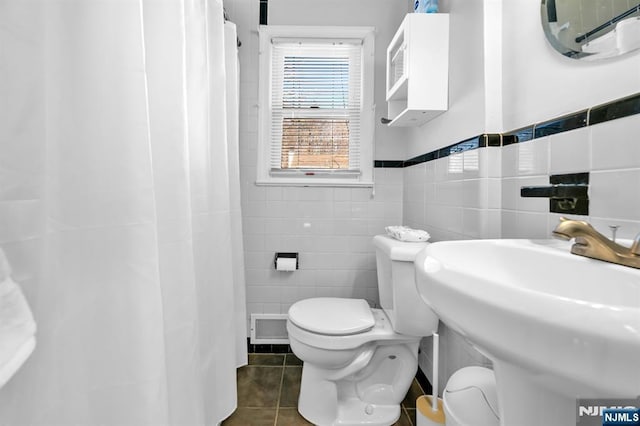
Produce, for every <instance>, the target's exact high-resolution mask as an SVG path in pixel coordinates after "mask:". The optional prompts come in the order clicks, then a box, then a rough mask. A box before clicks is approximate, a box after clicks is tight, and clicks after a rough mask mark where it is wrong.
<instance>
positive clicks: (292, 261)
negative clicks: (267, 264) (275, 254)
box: [276, 257, 297, 271]
mask: <svg viewBox="0 0 640 426" xmlns="http://www.w3.org/2000/svg"><path fill="white" fill-rule="evenodd" d="M296 261H297V260H296V258H294V257H279V258H277V259H276V270H278V271H295V270H296Z"/></svg>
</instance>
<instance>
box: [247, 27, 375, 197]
mask: <svg viewBox="0 0 640 426" xmlns="http://www.w3.org/2000/svg"><path fill="white" fill-rule="evenodd" d="M259 117H260V118H259V119H260V135H259V143H260V145H259V149H258V180H257V183H258V184H266V185H281V184H286V185H323V186H328V185H330V186H333V185H336V186H338V185H350V186H358V185H371V183H372V181H373V178H372V174H373V155H372V146H373V120H374V111H373V29H372V28H361V27H358V28H354V27H288V26H287V27H284V26H263V27H261V28H260V116H259Z"/></svg>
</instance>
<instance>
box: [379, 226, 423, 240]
mask: <svg viewBox="0 0 640 426" xmlns="http://www.w3.org/2000/svg"><path fill="white" fill-rule="evenodd" d="M384 229H385V231H387V235H389V236H390V237H392V238H395V239H396V240H398V241H406V242H425V241H428V240H429V238H431V235H429V233H428V232H427V231H424V230H422V229H412V228H409V227H408V226H387V227H386V228H384Z"/></svg>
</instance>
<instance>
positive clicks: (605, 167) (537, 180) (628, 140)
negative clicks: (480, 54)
mask: <svg viewBox="0 0 640 426" xmlns="http://www.w3.org/2000/svg"><path fill="white" fill-rule="evenodd" d="M638 134H640V115H635V116H632V117H626V118H623V119H619V120H613V121H610V122H606V123H603V124H599V125H596V126H589V127H586V128H582V129H577V130H573V131H570V132H564V133H559V134H556V135H552V136H549V137H544V138H539V139H534V140H532V141H529V142H524V143H519V144H513V145H508V146H505V147H503V148H481V149H479V150H474V151H467V152H465V153H463V154H458V155H455V156H450V157H446V158H444V159H440V160H435V161H430V162H427V163H423V164H419V165H416V166H412V167H409V168H406V169H405V171H404V215H403V220H404V222H405V224H408V225H409V226H413V227H417V228H423V229H426V230H428V231H429V232H430V233H431V234H432V240H433V241H438V240H450V239H475V238H549V237H550V234H551V231H552V230H553V228H554V227H555V226H556V224H557V223H558V221H559V218H560V216H561V215H559V214H556V213H549V200H548V199H546V198H522V197H520V188H521V187H522V186H528V185H548V184H549V175H550V174H552V173H553V174H562V173H573V172H590V192H589V197H590V215H589V216H588V217H585V216H572V215H565V216H568V217H570V218H573V219H580V220H587V221H589V222H590V223H592V224H593V226H595V227H596V229H598V230H599V231H600V232H602V233H604V234H606V235H610V231H609V228H608V225H620V226H621V228H620V229H619V231H618V237H620V238H634V237H635V236H636V235H637V234H638V233H640V144H638V141H637V135H638ZM440 333H441V343H442V344H441V359H442V360H444V363H443V364H442V366H441V367H442V369H441V377H440V383H441V384H442V385H441V390H442V387H443V386H444V384H445V383H446V379H447V378H448V377H449V376H450V375H451V374H452V373H453V372H455V371H456V370H457V369H458V368H461V367H463V366H466V365H488V364H489V363H488V360H486V359H485V358H484V357H483V356H482V355H480V354H479V353H477V352H476V351H475V350H474V349H473V347H472V346H471V345H470V344H469V343H467V342H466V341H464V339H462V338H461V337H460V336H458V335H457V334H456V333H454V332H453V331H452V330H450V329H449V328H448V327H446V325H443V324H441V325H440ZM421 348H422V351H421V354H420V359H419V361H420V367H421V369H422V370H423V371H424V372H425V373H426V374H427V377H431V351H432V349H431V339H430V338H425V339H423V342H422V344H421Z"/></svg>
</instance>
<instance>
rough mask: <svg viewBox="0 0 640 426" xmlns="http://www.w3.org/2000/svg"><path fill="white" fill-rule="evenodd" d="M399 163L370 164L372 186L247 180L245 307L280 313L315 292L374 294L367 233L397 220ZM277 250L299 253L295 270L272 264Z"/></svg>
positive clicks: (375, 298) (399, 212) (372, 261)
mask: <svg viewBox="0 0 640 426" xmlns="http://www.w3.org/2000/svg"><path fill="white" fill-rule="evenodd" d="M401 176H402V170H401V169H376V171H375V179H376V182H378V183H379V184H377V185H376V191H375V195H372V191H371V189H360V188H358V189H353V188H298V187H277V188H274V187H254V186H253V184H252V183H250V182H247V183H245V189H246V191H247V193H248V195H247V197H246V198H244V199H245V201H244V203H243V206H242V207H243V214H244V237H245V250H246V253H245V256H246V260H245V264H246V277H247V299H248V303H249V309H248V311H249V313H274V312H275V313H286V312H287V310H288V308H289V306H290V305H291V304H293V303H294V302H296V301H298V300H301V299H305V298H309V297H316V296H334V297H358V298H365V299H368V300H371V301H373V302H375V303H377V301H378V293H377V279H376V271H375V255H374V251H373V247H372V244H371V239H372V237H373V235H375V234H377V233H381V232H383V231H384V226H386V225H389V224H400V223H401V217H402V179H401ZM277 251H287V252H298V253H300V269H299V270H298V271H295V272H279V271H275V270H274V268H273V257H274V254H275V252H277Z"/></svg>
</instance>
